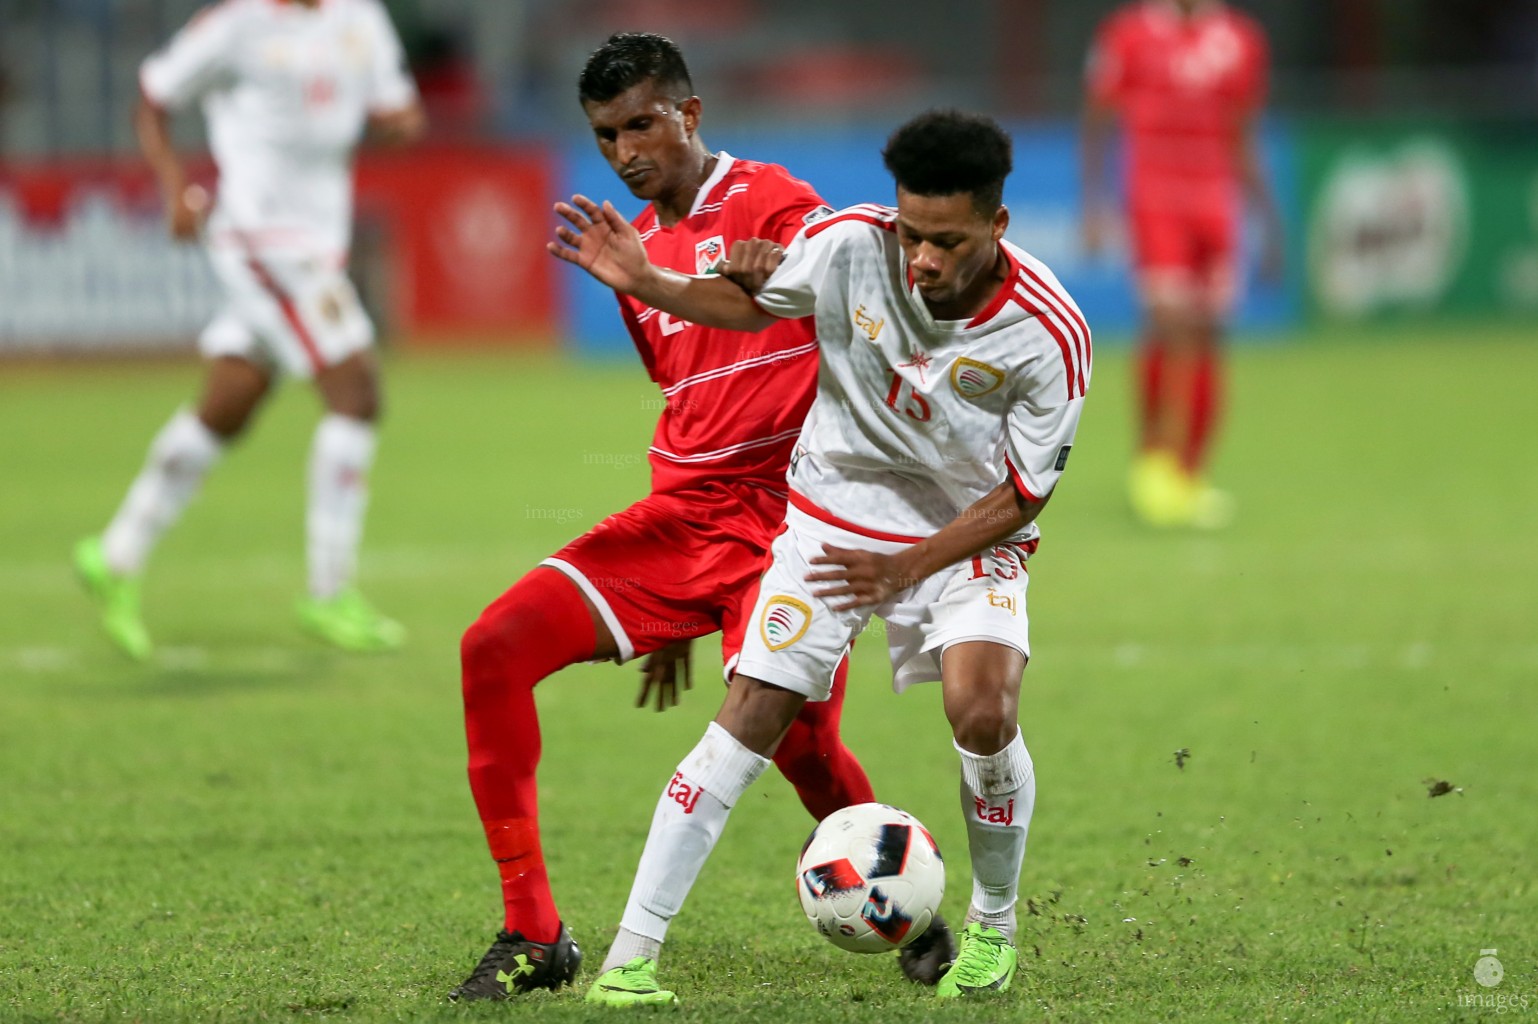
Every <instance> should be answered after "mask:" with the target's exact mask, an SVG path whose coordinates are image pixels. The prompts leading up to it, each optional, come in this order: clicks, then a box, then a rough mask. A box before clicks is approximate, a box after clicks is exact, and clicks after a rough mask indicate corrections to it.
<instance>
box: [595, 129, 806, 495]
mask: <svg viewBox="0 0 1538 1024" xmlns="http://www.w3.org/2000/svg"><path fill="white" fill-rule="evenodd" d="M832 212H833V211H832V210H831V209H829V208H828V207H827V205H826V204H824V203H823V201H822V198H821V197H820V196H818V194H817V193H816V192H814V191H813V190H812V187H811V186H810V185H808V184H807V183H806V182H804V181H801V180H799V179H797V178H793V177H791V175H790V173H789V172H788V171H786V170H785V168H783V167H780V166H778V165H776V164H761V163H755V162H753V161H750V160H737V159H735V158H733V157H732V156H731V155H730V154H728V153H725V152H722V153H719V154H717V157H716V166H715V169H714V170H713V171H712V172H711V174H710V177H709V178H708V179H707V180H706V182H705V184H704V185H703V186H702V187H701V188H700V191H699V195H697V196H696V197H695V199H694V208H693V209H692V210H691V211H690V212H689V215H688V216H687V217H685V218H683V219H682V220H680V221H679V222H678V223H677V224H674V225H673V226H672V227H663V226H662V225H660V224H658V223H657V213H656V210H655V209H653V208H652V207H651V206H650V205H648V206H647V207H646V209H644V210H642V211H641V215H640V216H639V217H637V218H636V219H635V220H634V221H633V223H634V224H635V227H636V230H638V231H639V232H640V233H641V241H642V242H643V243H644V244H645V246H646V253H647V255H648V256H650V257H651V260H652V262H653V263H655V264H657V265H658V266H662V267H668V268H670V269H672V270H677V271H681V272H683V273H685V274H705V273H710V272H712V271H714V270H715V269H716V268H717V267H718V266H719V265H720V264H721V263H722V262H723V261H724V260H725V259H726V254H727V252H728V250H730V248H731V245H732V243H733V242H734V241H736V240H738V239H740V238H769V239H773V240H775V241H777V242H779V243H780V244H781V245H784V246H787V247H788V246H789V245H790V240H791V239H792V238H794V237H795V235H796V232H798V231H800V230H801V228H802V227H804V226H805V225H806V224H807V223H808V222H810V221H814V220H816V219H818V217H819V216H821V215H825V214H829V213H832ZM618 298H619V304H620V312H621V313H622V314H623V316H624V318H625V324H626V326H627V327H629V328H630V336H631V338H632V339H633V340H634V341H635V346H636V350H637V351H638V352H640V354H641V361H642V362H643V363H645V364H646V369H647V372H648V373H650V374H651V378H652V380H654V381H656V382H657V386H658V387H660V388H662V394H663V395H664V396H665V397H666V399H667V404H666V405H665V406H664V407H663V410H662V416H661V418H659V419H658V420H657V430H656V433H655V434H654V435H653V436H652V444H651V449H650V458H651V466H652V490H653V491H654V492H659V493H661V492H668V491H679V490H684V489H688V488H695V487H699V486H701V485H703V484H705V483H708V482H710V481H719V480H736V481H746V482H751V483H757V484H761V485H764V486H767V487H769V488H771V489H773V490H774V491H776V492H780V493H784V491H785V468H786V466H787V465H788V464H789V462H790V452H791V448H792V447H793V446H794V445H795V441H796V436H797V435H798V434H799V433H800V432H801V421H802V420H804V419H806V412H807V409H809V408H810V407H811V404H812V399H813V398H814V397H815V395H816V393H817V336H816V333H815V331H814V328H813V323H812V318H811V317H807V318H805V319H802V320H784V321H779V322H777V323H774V324H772V325H770V326H769V327H766V328H765V329H764V330H762V331H759V332H758V333H757V334H752V333H745V332H742V331H726V330H721V329H719V328H715V327H701V326H699V325H698V324H693V323H690V322H688V321H687V320H679V319H677V318H676V317H673V316H672V315H670V314H668V313H663V312H661V311H659V310H656V309H653V308H651V307H650V306H646V305H644V304H642V303H641V302H639V301H637V300H636V299H634V298H632V297H630V296H628V295H620V296H618Z"/></svg>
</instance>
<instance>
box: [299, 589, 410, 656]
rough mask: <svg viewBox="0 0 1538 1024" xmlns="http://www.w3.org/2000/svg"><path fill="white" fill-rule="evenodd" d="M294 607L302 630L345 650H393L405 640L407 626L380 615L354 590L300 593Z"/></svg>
mask: <svg viewBox="0 0 1538 1024" xmlns="http://www.w3.org/2000/svg"><path fill="white" fill-rule="evenodd" d="M297 610H298V612H299V624H300V625H301V626H303V627H304V630H305V632H307V633H309V634H310V635H312V636H314V637H316V638H318V639H320V640H324V641H325V642H326V643H328V644H331V645H333V646H335V647H340V648H341V649H342V650H344V651H365V652H367V651H393V650H396V649H397V648H399V647H400V646H401V645H402V644H404V643H405V642H406V627H405V626H402V625H401V624H400V623H399V622H396V621H395V620H394V619H390V618H386V617H385V616H384V615H381V614H380V613H379V611H378V610H377V609H376V608H375V607H374V606H373V605H371V604H369V603H368V602H367V601H365V600H364V599H363V595H362V594H360V593H358V592H357V591H356V590H351V589H348V590H344V591H342V592H341V593H340V594H338V595H336V596H335V597H332V598H318V597H302V598H300V599H299V604H298V608H297Z"/></svg>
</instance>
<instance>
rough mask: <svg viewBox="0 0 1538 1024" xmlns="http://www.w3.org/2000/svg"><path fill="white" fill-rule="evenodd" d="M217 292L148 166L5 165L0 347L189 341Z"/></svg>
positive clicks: (0, 174) (175, 345)
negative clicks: (177, 238)
mask: <svg viewBox="0 0 1538 1024" xmlns="http://www.w3.org/2000/svg"><path fill="white" fill-rule="evenodd" d="M218 302H219V290H218V284H217V282H215V280H214V277H213V272H212V271H211V270H210V269H209V268H208V262H207V260H205V259H204V258H203V253H202V250H201V249H199V248H198V247H196V246H190V245H178V244H176V243H175V242H173V241H172V240H171V238H170V237H169V236H168V235H167V234H166V230H165V226H164V224H163V221H162V219H161V212H160V201H159V198H158V196H157V194H156V191H155V188H154V184H153V182H152V181H151V180H150V176H149V173H148V172H147V171H142V170H140V169H138V168H136V167H129V166H127V165H118V164H111V163H94V162H92V163H87V162H71V163H67V164H60V163H46V164H32V165H27V166H20V167H18V166H9V167H6V168H4V169H0V352H15V351H87V352H106V351H112V350H135V351H143V350H148V349H185V348H190V347H191V344H192V339H193V338H195V337H196V335H197V332H198V331H199V330H201V329H202V327H203V325H204V324H205V323H206V322H207V321H208V319H209V317H210V316H212V314H213V312H214V310H215V308H216V307H217V305H218Z"/></svg>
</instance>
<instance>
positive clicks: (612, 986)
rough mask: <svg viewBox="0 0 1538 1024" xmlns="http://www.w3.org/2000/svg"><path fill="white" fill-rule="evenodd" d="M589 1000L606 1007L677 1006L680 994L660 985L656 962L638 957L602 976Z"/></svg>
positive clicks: (592, 989) (648, 958)
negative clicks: (658, 984) (677, 994)
mask: <svg viewBox="0 0 1538 1024" xmlns="http://www.w3.org/2000/svg"><path fill="white" fill-rule="evenodd" d="M587 1001H588V1002H590V1003H601V1004H602V1005H604V1006H677V1005H678V997H677V996H675V995H674V994H673V993H671V992H669V991H667V990H666V989H662V988H658V987H657V961H655V960H653V959H651V958H650V957H644V956H638V957H636V958H635V959H634V960H631V961H630V962H629V963H625V964H621V965H620V966H618V967H615V968H613V969H611V970H607V971H605V972H603V974H601V975H599V977H598V980H597V981H595V982H593V987H592V988H590V989H588V990H587Z"/></svg>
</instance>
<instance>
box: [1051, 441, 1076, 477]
mask: <svg viewBox="0 0 1538 1024" xmlns="http://www.w3.org/2000/svg"><path fill="white" fill-rule="evenodd" d="M1071 451H1073V445H1071V444H1065V445H1063V446H1062V447H1061V448H1059V449H1058V450H1057V461H1056V462H1055V463H1053V464H1052V468H1053V469H1055V470H1057V472H1059V473H1061V472H1062V471H1063V467H1064V466H1066V465H1068V453H1069V452H1071Z"/></svg>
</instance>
